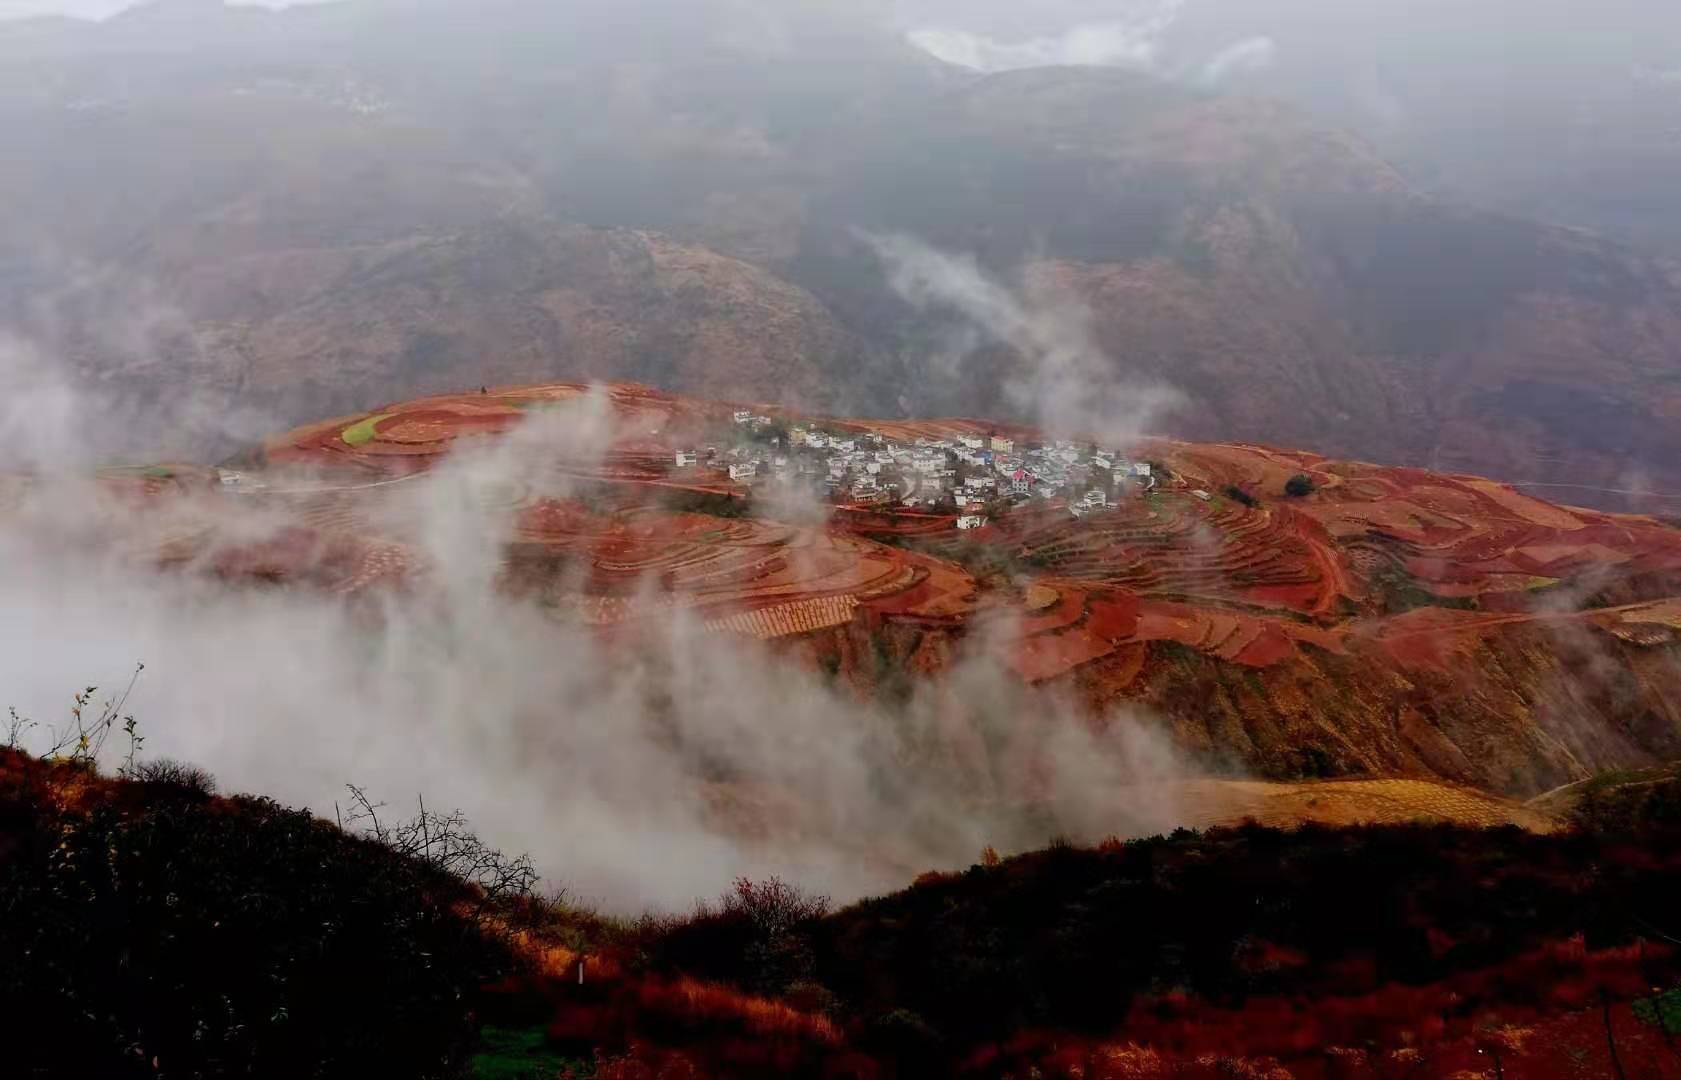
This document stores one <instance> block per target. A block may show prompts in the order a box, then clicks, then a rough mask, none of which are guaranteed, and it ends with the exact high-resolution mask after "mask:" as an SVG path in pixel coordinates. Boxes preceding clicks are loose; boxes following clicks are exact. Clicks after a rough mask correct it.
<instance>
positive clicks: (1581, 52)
mask: <svg viewBox="0 0 1681 1080" xmlns="http://www.w3.org/2000/svg"><path fill="white" fill-rule="evenodd" d="M1245 43H1249V44H1250V45H1251V46H1252V51H1251V54H1250V58H1251V62H1249V63H1228V64H1226V65H1225V66H1224V68H1223V69H1220V68H1215V67H1214V65H1216V64H1217V63H1218V58H1219V57H1221V56H1227V57H1232V56H1235V55H1236V53H1235V52H1234V50H1241V49H1242V48H1243V46H1244V44H1245ZM1160 44H1161V53H1160V63H1161V64H1162V65H1163V66H1164V67H1165V68H1168V69H1172V70H1175V71H1177V72H1179V73H1181V74H1182V75H1183V76H1185V77H1187V78H1190V79H1199V78H1200V79H1204V80H1207V79H1208V78H1210V77H1211V76H1218V80H1219V82H1220V83H1221V85H1222V86H1224V87H1227V88H1229V89H1233V90H1236V91H1238V92H1243V93H1259V94H1266V95H1269V96H1275V97H1278V98H1280V99H1283V100H1287V101H1291V102H1293V103H1295V104H1297V105H1299V106H1301V107H1304V108H1307V109H1309V110H1311V111H1312V112H1313V113H1314V114H1315V115H1317V116H1320V117H1322V118H1324V119H1325V120H1327V121H1328V122H1331V123H1335V124H1338V125H1341V126H1344V127H1348V128H1351V129H1353V130H1357V131H1359V132H1361V133H1362V134H1363V135H1365V136H1367V137H1369V138H1371V139H1372V140H1373V141H1374V142H1375V143H1376V144H1377V145H1378V146H1380V147H1381V148H1382V149H1383V150H1384V152H1385V153H1387V154H1390V155H1391V156H1394V157H1396V158H1398V159H1400V160H1402V161H1405V162H1406V163H1407V164H1408V167H1409V169H1410V170H1411V171H1412V173H1413V174H1414V176H1415V177H1416V178H1417V179H1418V180H1419V181H1420V182H1421V183H1423V184H1426V185H1428V186H1429V187H1430V188H1431V189H1432V190H1437V191H1442V192H1446V193H1450V194H1453V195H1456V196H1459V197H1462V198H1465V199H1470V200H1474V201H1476V202H1477V203H1479V204H1482V205H1486V206H1490V207H1494V208H1498V209H1503V210H1506V211H1509V212H1514V213H1520V214H1525V215H1531V216H1538V217H1543V218H1546V219H1549V220H1557V221H1561V222H1564V223H1567V224H1571V225H1581V226H1586V227H1590V228H1594V229H1598V230H1602V231H1604V232H1606V233H1607V234H1609V235H1612V236H1614V237H1616V238H1617V239H1619V240H1623V241H1626V242H1629V243H1631V244H1635V245H1639V246H1644V247H1647V248H1649V249H1657V250H1664V251H1667V252H1669V253H1671V254H1681V194H1678V193H1681V18H1678V17H1677V15H1676V12H1675V10H1674V8H1673V6H1671V5H1668V4H1662V3H1651V2H1649V0H1606V2H1603V3H1593V4H1583V3H1578V2H1575V0H1482V2H1480V3H1476V4H1465V3H1456V2H1454V0H1408V2H1406V3H1373V4H1329V5H1328V4H1324V3H1319V2H1318V0H1189V2H1187V3H1183V4H1181V5H1179V6H1178V9H1177V17H1176V18H1175V19H1174V20H1173V22H1172V24H1171V26H1170V27H1169V29H1168V30H1167V32H1166V33H1165V34H1164V36H1163V40H1162V41H1161V43H1160ZM1254 48H1260V49H1261V51H1260V52H1259V53H1256V52H1254V51H1253V49H1254Z"/></svg>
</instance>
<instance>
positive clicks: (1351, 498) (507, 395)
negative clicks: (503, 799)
mask: <svg viewBox="0 0 1681 1080" xmlns="http://www.w3.org/2000/svg"><path fill="white" fill-rule="evenodd" d="M740 408H743V406H740V405H737V404H733V403H730V404H725V403H711V402H700V401H694V400H690V399H686V398H679V397H676V396H673V395H669V394H663V393H660V392H658V391H655V390H651V389H649V388H647V387H641V386H633V385H614V386H609V387H605V388H590V387H586V386H583V385H581V384H553V385H543V386H534V387H515V388H507V389H486V390H484V391H482V392H478V393H467V394H459V395H444V396H439V397H433V398H427V399H423V400H420V401H414V402H406V403H396V404H388V405H383V406H381V407H379V408H377V409H374V410H371V411H369V412H368V413H365V414H362V415H358V416H349V417H339V418H334V419H332V420H329V421H324V422H322V423H320V424H314V425H310V426H307V427H304V428H301V429H299V430H297V431H294V432H291V433H289V434H286V435H283V436H279V437H276V438H274V439H272V440H270V441H269V442H268V443H267V444H266V445H265V446H264V448H263V455H262V461H261V462H260V463H259V464H258V465H257V466H254V467H252V468H250V469H248V470H247V471H245V472H243V473H241V474H239V475H236V476H233V477H224V482H223V483H221V484H218V483H217V482H216V475H215V473H214V472H213V471H210V470H204V469H199V470H194V469H192V468H190V467H184V466H183V467H170V468H168V469H152V470H145V469H140V470H127V471H123V472H116V473H110V474H107V475H106V476H105V477H104V478H103V479H102V490H104V491H105V492H106V493H107V495H108V497H109V498H110V499H111V500H113V503H114V505H116V506H117V507H119V509H118V510H116V511H115V512H113V513H112V514H110V519H111V523H112V528H113V529H114V530H117V531H125V530H126V532H127V536H126V540H125V546H126V548H127V549H129V550H131V551H133V552H140V553H142V557H150V558H153V559H154V560H156V561H158V562H160V563H166V564H170V565H175V566H180V567H184V568H189V569H191V570H195V571H201V572H209V573H212V574H214V575H215V576H216V577H218V578H220V579H222V580H226V581H230V582H237V581H242V580H245V581H265V582H287V583H295V584H298V585H303V586H307V587H313V588H319V589H322V590H325V591H327V592H332V593H346V594H355V593H358V592H365V591H367V590H370V589H381V588H399V589H419V590H424V589H427V588H428V587H429V586H428V584H427V582H428V580H429V578H430V577H431V576H432V575H433V574H436V573H437V572H439V570H440V568H439V567H437V566H435V565H433V563H432V559H433V558H434V557H435V556H434V555H431V554H429V553H428V551H429V547H428V541H427V536H428V527H427V518H426V514H427V513H428V512H430V511H429V510H428V507H429V506H431V505H432V504H431V503H429V502H428V500H427V498H425V497H422V496H423V495H424V494H425V493H426V492H428V491H430V490H431V489H430V488H428V487H427V486H426V477H427V476H428V475H432V474H434V473H436V472H437V470H439V469H440V468H442V467H445V466H446V465H447V466H449V467H450V468H451V469H452V470H453V471H451V472H450V473H448V474H447V475H448V476H449V477H450V478H451V479H450V480H449V482H448V483H447V484H446V485H445V489H446V490H447V491H448V492H449V493H450V494H449V498H450V499H451V500H453V501H452V502H451V505H452V506H454V507H455V509H456V510H458V511H459V510H465V511H466V512H467V513H469V514H470V515H471V514H477V515H479V516H480V518H481V520H482V525H481V526H476V527H475V528H480V529H481V530H482V532H483V533H484V535H485V536H486V537H489V538H491V540H492V542H494V543H496V544H500V545H501V548H502V552H503V558H502V566H501V569H500V572H499V575H498V582H499V585H500V587H501V588H503V589H505V590H507V591H509V592H511V593H514V594H518V595H521V596H525V597H528V598H530V599H532V600H534V601H535V602H537V603H539V604H541V605H542V607H543V608H544V610H546V611H547V612H548V613H549V614H550V615H552V617H553V618H555V619H556V620H559V621H562V622H567V623H571V624H574V625H583V626H589V627H598V628H600V629H601V630H602V631H603V632H608V631H611V630H614V629H615V628H629V627H634V626H635V625H637V624H639V623H642V622H645V621H648V620H657V619H664V618H670V617H673V616H674V615H675V614H676V613H679V612H681V613H684V615H685V617H687V618H690V619H692V620H693V624H694V625H695V626H697V627H699V628H702V629H704V630H705V631H707V632H710V633H714V634H720V635H726V636H738V637H743V638H750V639H757V640H761V641H772V640H776V641H784V642H788V643H792V644H795V645H796V647H795V648H793V649H789V650H785V653H786V654H787V655H788V656H790V657H803V658H805V659H806V660H807V661H808V662H819V661H820V662H822V663H823V664H824V665H825V666H826V667H828V668H830V669H831V670H832V672H833V673H834V674H836V675H838V676H840V677H843V678H848V679H852V680H853V682H854V685H856V686H858V687H859V688H860V689H862V690H863V691H865V692H873V690H874V689H875V688H876V687H877V686H878V685H881V684H882V683H883V675H882V672H881V670H879V669H880V668H881V665H882V657H884V656H888V657H892V656H897V657H898V658H899V659H898V660H896V661H894V662H895V663H900V664H906V665H908V666H909V670H913V671H914V673H915V674H916V676H917V677H919V678H920V677H929V678H935V679H937V678H939V677H940V676H941V674H942V672H943V671H945V670H946V669H947V668H948V667H949V666H950V665H951V664H952V663H954V662H956V661H957V660H958V659H959V658H961V657H963V656H970V657H974V656H975V655H976V654H977V649H978V650H979V655H980V656H981V657H982V658H983V659H984V661H985V662H987V663H991V664H995V665H997V666H998V667H1000V668H1001V669H1003V670H1005V671H1008V672H1012V673H1013V674H1014V675H1015V676H1016V677H1017V678H1019V679H1020V680H1021V681H1022V682H1023V683H1025V684H1027V685H1028V686H1030V687H1038V688H1043V689H1046V690H1049V691H1051V692H1054V693H1058V694H1061V695H1064V696H1065V697H1066V696H1072V697H1073V698H1075V699H1077V700H1078V701H1080V702H1081V703H1083V704H1084V705H1085V706H1086V707H1088V708H1089V709H1090V711H1091V713H1092V714H1093V716H1094V718H1095V719H1098V720H1099V721H1101V722H1103V723H1114V722H1117V721H1115V720H1114V719H1113V717H1114V716H1115V715H1116V714H1117V712H1124V710H1125V707H1126V706H1128V705H1129V704H1132V703H1136V704H1139V705H1143V706H1146V707H1147V710H1148V711H1147V712H1146V713H1145V714H1144V715H1147V716H1149V717H1150V718H1151V720H1150V723H1152V724H1154V725H1155V726H1156V727H1157V728H1158V729H1159V730H1161V731H1162V732H1163V733H1164V734H1166V735H1167V736H1168V737H1169V738H1170V739H1171V740H1172V741H1173V742H1174V743H1175V744H1176V745H1177V746H1178V747H1179V748H1180V749H1181V750H1182V751H1184V752H1187V753H1190V754H1191V755H1193V757H1203V756H1206V757H1207V758H1208V760H1209V761H1210V762H1211V763H1214V764H1217V765H1219V766H1220V767H1227V766H1230V765H1231V764H1232V763H1234V762H1235V763H1237V764H1239V765H1241V766H1242V767H1244V768H1247V769H1250V770H1253V771H1255V772H1258V773H1260V774H1261V775H1264V776H1268V777H1272V778H1275V779H1289V778H1301V777H1324V776H1367V777H1370V776H1396V775H1399V776H1410V777H1439V778H1444V779H1447V780H1450V781H1453V782H1456V783H1463V784H1470V785H1475V786H1477V787H1481V788H1485V789H1490V790H1494V791H1500V792H1507V793H1515V794H1524V793H1531V792H1533V791H1536V790H1542V789H1545V788H1547V787H1551V786H1557V785H1558V784H1561V783H1565V782H1568V781H1569V780H1571V779H1574V778H1578V777H1580V776H1583V775H1587V774H1588V773H1590V772H1592V771H1594V770H1596V769H1600V768H1607V767H1620V766H1638V765H1642V764H1645V763H1647V762H1649V761H1653V760H1657V759H1659V758H1662V757H1663V756H1665V755H1670V754H1681V615H1677V614H1676V612H1677V611H1678V610H1681V530H1677V529H1675V528H1673V527H1671V526H1670V525H1667V524H1665V523H1662V522H1659V521H1656V520H1653V519H1650V518H1643V517H1631V516H1622V515H1614V514H1606V513H1601V512H1597V511H1589V510H1579V509H1574V508H1569V507H1560V506H1554V505H1551V504H1548V503H1544V502H1541V501H1539V500H1536V499H1534V498H1531V497H1529V496H1526V495H1523V494H1521V493H1519V492H1517V491H1515V490H1513V489H1511V488H1509V487H1507V486H1505V485H1502V484H1499V483H1495V482H1493V481H1489V480H1484V479H1481V478H1477V477H1467V476H1447V475H1440V474H1434V473H1429V472H1426V471H1423V470H1417V469H1398V468H1384V467H1381V466H1377V465H1370V464H1363V463H1356V462H1336V461H1328V460H1326V459H1324V458H1321V457H1319V456H1317V455H1313V454H1307V453H1298V452H1290V451H1284V450H1277V449H1272V448H1268V447H1259V446H1250V445H1238V444H1186V443H1178V442H1171V441H1165V440H1147V441H1145V442H1144V443H1142V444H1141V445H1139V446H1137V447H1132V448H1127V449H1128V451H1129V454H1130V456H1131V457H1132V458H1133V459H1134V460H1145V461H1151V462H1154V463H1156V469H1155V474H1154V487H1153V490H1150V491H1149V492H1147V493H1143V494H1137V493H1135V494H1123V495H1121V496H1119V497H1118V498H1116V499H1115V500H1114V501H1113V502H1112V503H1111V505H1110V506H1108V507H1106V508H1103V509H1099V510H1095V511H1093V512H1090V513H1087V514H1085V515H1084V516H1081V517H1078V518H1076V517H1075V516H1074V515H1072V514H1070V513H1069V511H1068V509H1067V508H1066V507H1065V505H1064V503H1063V502H1062V500H1061V499H1053V500H1049V501H1045V500H1033V501H1031V502H1030V503H1027V504H1026V505H1022V506H1019V507H1018V508H1016V509H1013V510H1010V511H1007V512H995V513H994V515H993V518H992V520H991V521H990V522H989V524H988V525H987V526H986V527H984V528H981V529H975V530H968V531H960V530H959V529H958V528H957V523H956V520H955V515H954V514H952V513H950V512H944V511H930V510H928V509H926V508H924V507H918V508H904V509H900V508H895V507H893V506H891V505H870V506H864V505H843V506H836V507H831V508H829V509H828V512H827V513H826V514H823V513H818V512H816V511H817V510H818V509H819V508H817V507H813V506H811V505H809V503H808V504H805V505H801V504H799V503H798V501H797V500H796V502H795V503H794V504H791V505H787V506H784V505H780V504H777V503H776V502H775V501H774V500H771V499H765V500H764V501H763V502H761V503H754V502H751V501H749V500H748V499H747V498H746V495H747V488H746V486H745V485H743V484H740V483H735V482H731V481H730V480H729V479H728V477H727V476H726V475H725V474H724V472H723V470H722V469H721V468H712V469H698V468H693V467H690V468H680V467H678V466H677V464H676V451H678V450H686V449H687V450H693V449H695V448H700V447H707V446H714V445H716V446H727V445H729V443H730V441H731V440H733V439H736V438H738V435H737V433H736V431H735V430H734V429H733V425H732V414H733V413H734V412H736V411H737V410H738V409H740ZM750 411H752V412H754V413H755V414H761V413H762V414H766V415H770V416H773V417H774V418H775V420H776V421H777V422H778V423H779V424H786V425H792V424H795V423H802V422H806V421H807V420H808V419H810V418H805V417H799V416H795V415H791V414H789V413H787V412H785V411H781V410H777V409H775V408H774V407H771V406H765V405H751V406H750ZM821 425H822V426H823V427H825V428H828V429H830V430H838V431H846V432H853V433H856V434H858V435H861V436H862V435H879V436H881V437H883V438H884V439H887V440H890V441H892V442H894V443H896V444H899V445H904V446H908V445H911V444H913V443H914V442H916V441H917V440H922V441H924V442H925V443H928V442H939V441H941V440H949V441H952V442H955V441H956V440H958V439H959V438H962V437H966V438H970V439H971V440H972V439H973V438H974V437H976V436H979V437H983V438H984V437H988V436H990V435H993V434H1001V435H1005V436H1007V437H1010V438H1013V439H1015V440H1017V441H1018V442H1021V443H1031V442H1033V441H1034V440H1035V438H1036V434H1035V433H1034V432H1031V431H1028V430H1025V429H1022V428H1019V427H1007V428H1006V427H999V426H996V425H993V424H990V423H987V422H986V421H982V420H970V419H952V420H892V421H870V420H857V419H846V420H837V419H832V418H830V419H821ZM457 466H459V467H457ZM481 474H482V475H481ZM1293 478H1301V479H1300V480H1298V481H1297V482H1295V483H1293V484H1292V483H1291V481H1292V479H1293ZM33 482H34V481H31V480H29V479H27V478H22V479H13V480H11V481H8V482H7V484H6V485H5V486H4V487H3V488H0V502H4V503H6V504H9V505H11V506H13V507H14V508H15V507H16V506H17V505H19V504H20V503H21V502H22V501H24V500H25V499H26V498H27V493H28V491H29V490H30V485H31V484H32V483H33ZM451 485H453V486H451ZM458 488H459V490H457V489H458ZM1292 489H1294V490H1295V492H1296V494H1290V493H1289V492H1290V490H1292ZM434 497H435V495H434ZM229 505H235V506H238V507H240V508H242V509H249V510H252V511H254V512H256V513H257V514H258V516H260V517H262V518H263V519H264V520H268V521H278V522H281V523H282V525H283V527H280V528H278V529H274V530H271V531H269V532H268V533H261V531H260V530H259V535H258V536H257V537H256V538H255V539H253V538H252V536H251V535H250V531H251V530H249V529H244V530H229V529H226V528H224V527H222V526H221V525H220V524H219V521H218V507H224V508H225V507H226V506H229ZM135 507H139V508H142V509H143V510H144V511H145V512H143V513H138V514H137V513H134V512H133V509H134V508H135ZM802 642H803V643H805V644H804V645H801V644H800V643H802ZM966 642H967V643H970V644H966ZM971 646H972V647H971ZM913 658H914V659H913ZM889 681H891V680H889ZM1028 722H1030V721H1028Z"/></svg>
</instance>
